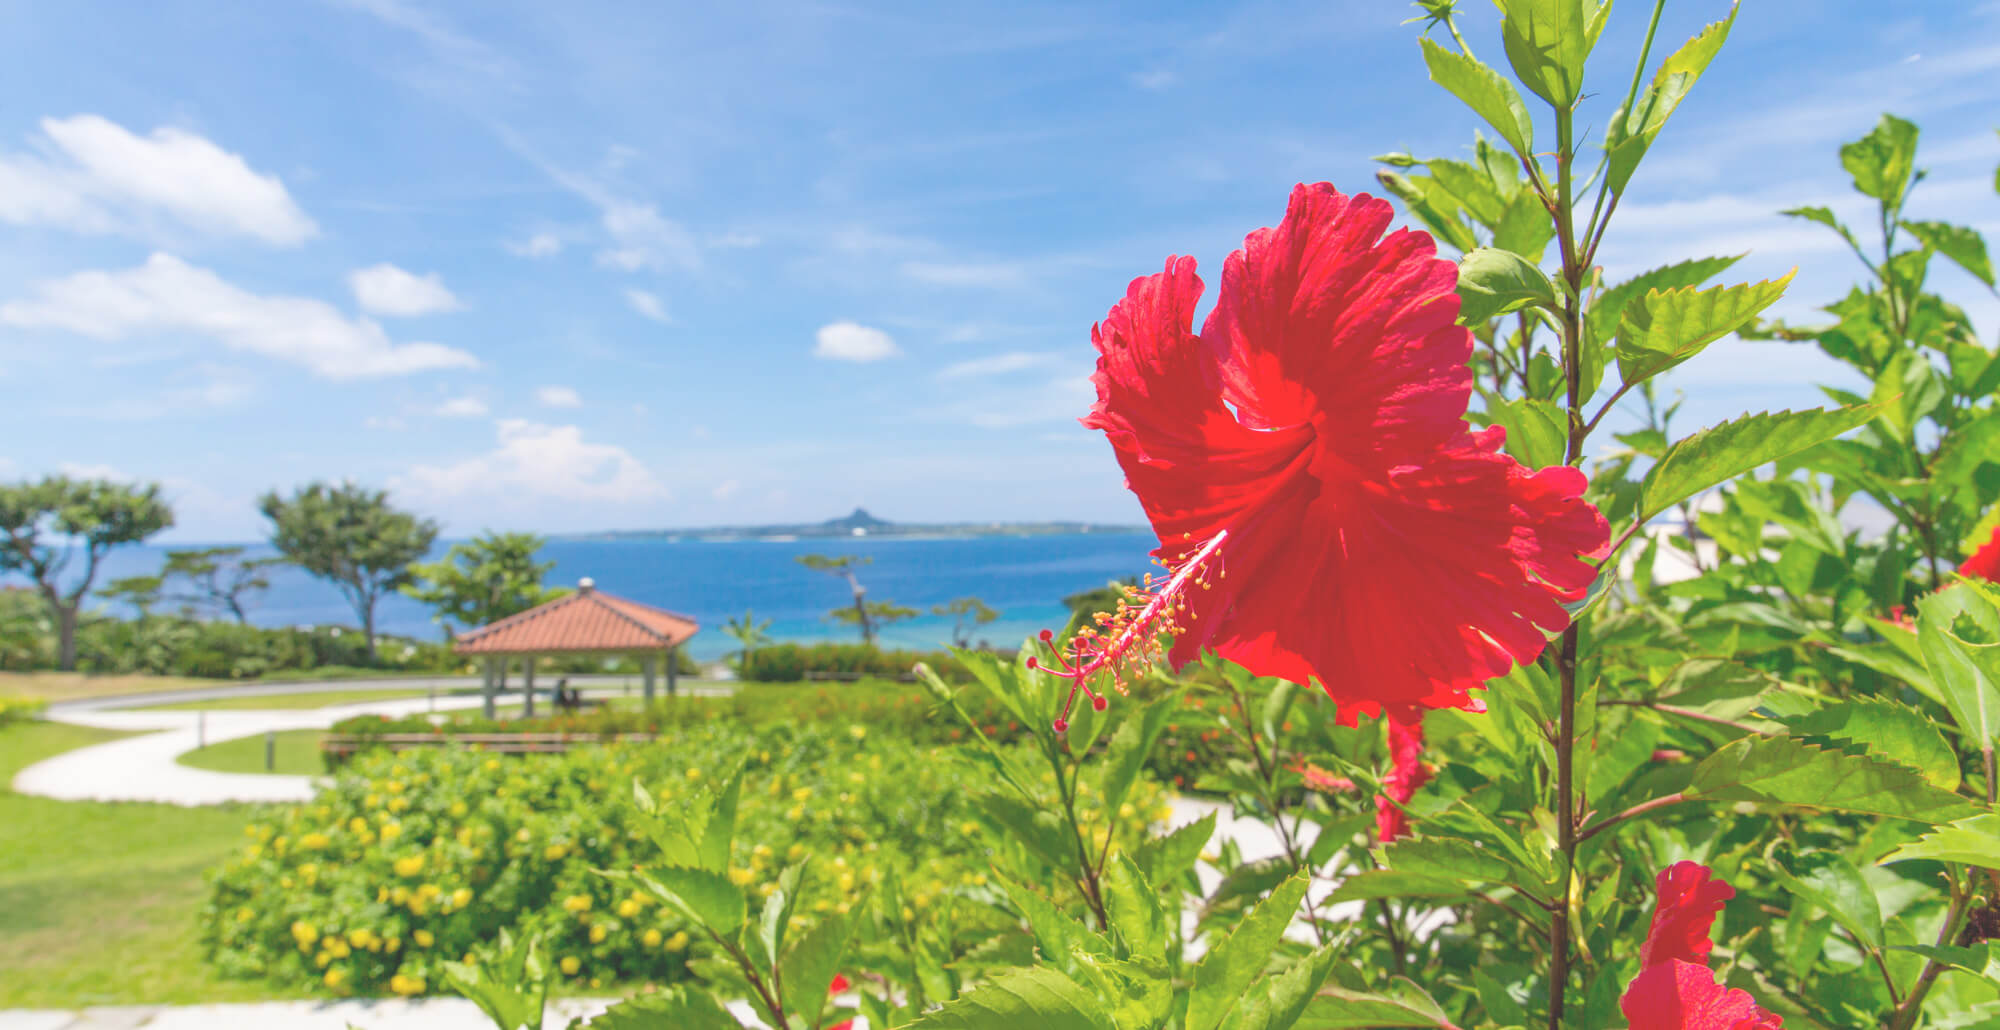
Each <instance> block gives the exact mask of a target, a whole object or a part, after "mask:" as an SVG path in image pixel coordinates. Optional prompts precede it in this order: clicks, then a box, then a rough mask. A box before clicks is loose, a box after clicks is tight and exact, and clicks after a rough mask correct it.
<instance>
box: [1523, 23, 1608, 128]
mask: <svg viewBox="0 0 2000 1030" xmlns="http://www.w3.org/2000/svg"><path fill="white" fill-rule="evenodd" d="M1495 4H1496V6H1498V7H1499V8H1500V13H1501V22H1500V39H1501V42H1502V43H1503V44H1504V45H1505V46H1506V48H1507V61H1508V63H1510V64H1512V65H1513V66H1514V74H1515V75H1517V76H1519V77H1520V79H1521V82H1522V83H1523V84H1524V85H1526V86H1527V87H1528V89H1529V90H1530V91H1532V92H1533V93H1534V94H1535V95H1536V96H1539V97H1541V98H1542V99H1543V100H1546V101H1548V102H1549V104H1550V105H1551V106H1554V107H1558V108H1563V109H1568V108H1570V107H1572V106H1574V105H1575V104H1576V101H1577V98H1578V97H1579V96H1582V95H1583V66H1584V62H1585V61H1586V60H1587V59H1588V58H1589V57H1590V51H1591V48H1593V47H1595V46H1596V45H1597V37H1598V34H1599V33H1601V32H1603V31H1604V22H1605V18H1606V17H1607V16H1608V15H1609V14H1610V13H1611V4H1610V3H1608V2H1607V3H1602V4H1600V3H1598V2H1597V0H1495Z"/></svg>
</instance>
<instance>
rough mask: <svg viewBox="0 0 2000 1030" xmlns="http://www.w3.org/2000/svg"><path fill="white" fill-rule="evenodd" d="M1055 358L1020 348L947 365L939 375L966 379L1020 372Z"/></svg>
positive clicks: (946, 377) (941, 377)
mask: <svg viewBox="0 0 2000 1030" xmlns="http://www.w3.org/2000/svg"><path fill="white" fill-rule="evenodd" d="M1054 360H1056V356H1055V355H1054V354H1046V353H1035V352H1032V351H1018V350H1017V351H1008V352H1007V353H1005V354H995V355H992V356H991V357H985V358H973V359H972V360H970V361H961V362H958V363H957V364H953V365H946V366H945V367H944V368H943V369H942V370H941V371H939V372H938V374H937V377H938V378H939V379H965V378H969V377H972V376H991V375H1003V374H1005V373H1008V372H1019V371H1021V370H1023V369H1029V368H1035V367H1038V366H1041V365H1046V364H1048V363H1050V362H1052V361H1054Z"/></svg>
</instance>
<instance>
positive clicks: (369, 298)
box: [347, 263, 465, 318]
mask: <svg viewBox="0 0 2000 1030" xmlns="http://www.w3.org/2000/svg"><path fill="white" fill-rule="evenodd" d="M347 282H348V285H350V286H352V287H353V288H354V301H355V303H357V304H359V305H361V310H363V311H366V312H368V313H369V314H371V315H388V316H393V317H399V318H411V317H415V316H417V315H434V314H438V313H439V312H444V311H457V310H460V309H461V308H463V307H465V305H464V304H463V303H461V302H460V301H459V299H458V297H456V296H455V295H453V294H452V292H451V291H450V290H448V289H446V288H445V285H444V280H443V279H442V278H439V276H438V274H437V273H436V272H431V273H428V274H425V275H416V274H414V273H411V272H406V271H404V270H402V269H400V268H397V267H396V266H395V265H391V264H387V263H383V264H379V265H370V266H369V267H367V268H357V269H355V270H354V271H353V272H350V273H348V276H347Z"/></svg>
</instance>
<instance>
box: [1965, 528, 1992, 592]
mask: <svg viewBox="0 0 2000 1030" xmlns="http://www.w3.org/2000/svg"><path fill="white" fill-rule="evenodd" d="M1958 571H1959V574H1960V575H1964V576H1971V577H1973V578H1975V579H1983V580H1986V581H1988V582H1992V583H2000V526H1994V527H1993V535H1992V536H1990V537H1987V538H1986V542H1985V543H1983V544H1981V545H1979V549H1978V550H1976V551H1974V552H1972V554H1971V556H1969V557H1967V558H1966V559H1965V560H1964V561H1962V562H1959V563H1958Z"/></svg>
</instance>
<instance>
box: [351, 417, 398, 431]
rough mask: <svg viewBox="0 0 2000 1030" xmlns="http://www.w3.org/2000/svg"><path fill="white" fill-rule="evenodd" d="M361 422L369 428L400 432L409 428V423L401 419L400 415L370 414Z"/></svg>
mask: <svg viewBox="0 0 2000 1030" xmlns="http://www.w3.org/2000/svg"><path fill="white" fill-rule="evenodd" d="M361 424H362V425H364V426H367V427H368V428H369V429H385V430H389V431H391V432H401V431H402V430H404V429H407V428H409V425H410V424H409V423H408V422H405V421H403V416H401V415H370V416H368V417H367V418H365V419H362V420H361Z"/></svg>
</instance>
